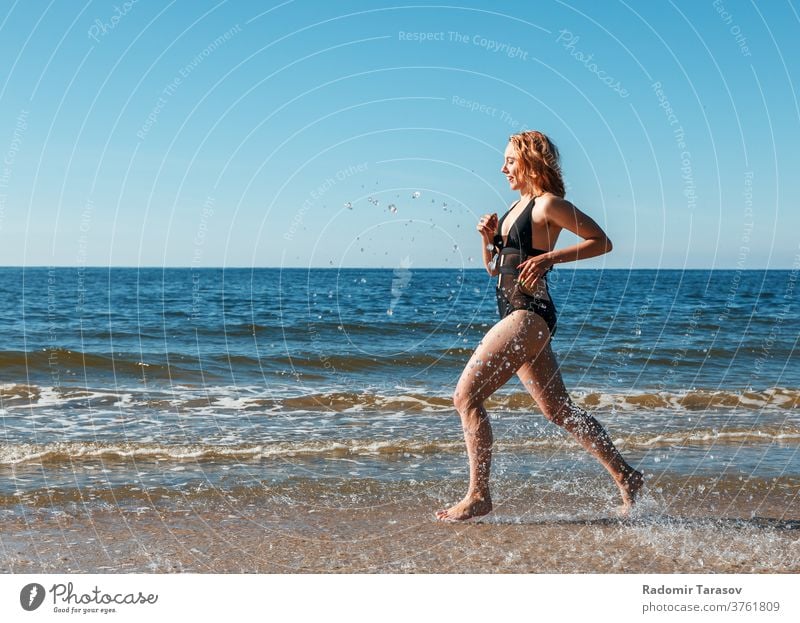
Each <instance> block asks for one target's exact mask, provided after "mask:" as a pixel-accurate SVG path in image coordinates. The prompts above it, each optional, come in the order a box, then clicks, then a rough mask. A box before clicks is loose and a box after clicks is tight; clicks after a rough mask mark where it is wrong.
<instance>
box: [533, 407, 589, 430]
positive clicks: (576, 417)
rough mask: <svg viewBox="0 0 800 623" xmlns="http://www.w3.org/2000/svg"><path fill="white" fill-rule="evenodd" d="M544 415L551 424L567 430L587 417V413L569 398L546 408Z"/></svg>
mask: <svg viewBox="0 0 800 623" xmlns="http://www.w3.org/2000/svg"><path fill="white" fill-rule="evenodd" d="M544 416H545V417H546V418H547V419H548V420H550V421H551V422H552V423H553V424H556V425H557V426H561V427H562V428H566V429H567V430H572V429H573V428H575V427H576V426H579V425H581V424H582V423H584V422H585V421H586V420H587V419H588V418H589V414H588V413H586V411H584V410H583V409H581V408H580V407H579V406H577V405H576V404H575V403H574V402H572V401H571V400H566V401H564V402H561V403H559V404H557V405H553V407H551V408H549V409H546V410H545V413H544Z"/></svg>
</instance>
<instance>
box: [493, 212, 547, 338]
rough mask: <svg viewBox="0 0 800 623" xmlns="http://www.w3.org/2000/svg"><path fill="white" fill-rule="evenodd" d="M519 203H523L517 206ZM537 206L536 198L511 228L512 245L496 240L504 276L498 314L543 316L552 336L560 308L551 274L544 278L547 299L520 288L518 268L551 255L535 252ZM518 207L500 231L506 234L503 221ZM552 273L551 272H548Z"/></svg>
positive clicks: (509, 235) (497, 238)
mask: <svg viewBox="0 0 800 623" xmlns="http://www.w3.org/2000/svg"><path fill="white" fill-rule="evenodd" d="M517 203H519V202H517ZM535 203H536V197H534V198H533V199H531V202H530V203H529V204H528V206H527V207H526V208H525V209H524V210H523V211H522V213H521V214H520V215H519V216H518V217H517V220H516V221H514V223H513V224H512V225H511V229H510V230H509V232H508V242H507V243H506V244H503V236H502V234H501V233H498V234H497V235H496V236H495V237H494V246H495V248H496V249H497V250H498V252H499V256H498V257H497V258H496V259H497V264H498V272H499V273H500V283H499V284H498V285H497V288H496V290H495V291H496V294H497V310H498V311H499V312H500V317H501V318H505V317H506V316H508V315H509V314H510V313H511V312H513V311H517V310H520V309H522V310H525V311H532V312H533V313H535V314H538V315H539V316H541V317H542V318H543V319H544V321H545V322H546V323H547V326H548V327H549V328H550V335H551V336H553V335H555V333H556V307H555V305H554V304H553V300H552V297H551V296H550V290H549V288H548V287H547V274H546V273H545V275H544V276H543V277H542V279H544V280H545V281H544V284H545V290H546V291H547V298H541V297H538V296H530V295H529V294H526V293H524V292H523V291H521V290H520V288H519V286H518V284H517V277H518V276H519V270H518V269H517V265H518V264H521V263H522V262H524V261H525V260H526V259H528V258H529V257H534V256H536V255H541V254H542V253H547V251H543V250H542V249H535V248H533V246H532V240H533V218H532V216H531V214H532V212H533V206H534V204H535ZM516 205H517V204H516V203H515V204H514V205H513V206H511V208H510V209H509V210H508V212H506V213H505V214H504V215H503V217H502V218H501V219H500V222H499V223H498V224H497V231H498V232H502V231H503V221H505V219H506V217H507V216H508V215H509V213H510V212H511V210H513V209H514V208H515V207H516ZM548 272H549V269H548Z"/></svg>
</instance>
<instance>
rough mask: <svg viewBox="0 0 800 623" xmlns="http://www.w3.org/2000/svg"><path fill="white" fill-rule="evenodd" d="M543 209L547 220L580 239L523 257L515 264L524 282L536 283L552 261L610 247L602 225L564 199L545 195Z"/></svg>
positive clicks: (572, 259) (597, 252)
mask: <svg viewBox="0 0 800 623" xmlns="http://www.w3.org/2000/svg"><path fill="white" fill-rule="evenodd" d="M542 210H543V211H544V216H545V218H546V219H547V220H548V221H549V222H550V223H553V224H555V225H557V226H559V227H561V229H567V230H569V231H571V232H572V233H574V234H576V235H577V236H580V237H581V238H583V240H582V241H581V242H579V243H577V244H574V245H572V246H571V247H565V248H563V249H553V250H552V251H549V252H548V253H542V254H541V255H536V256H534V257H532V258H529V259H527V260H525V261H524V262H523V263H522V264H520V265H519V266H518V268H519V269H520V271H519V277H518V279H519V281H520V282H522V283H524V284H525V285H527V286H530V285H532V284H533V283H535V282H536V280H537V279H539V277H541V276H542V275H544V274H545V273H546V272H547V271H548V270H549V269H550V268H551V267H552V266H553V264H561V263H564V262H575V261H577V260H585V259H587V258H590V257H596V256H598V255H603V254H604V253H608V252H609V251H611V249H612V248H613V246H612V244H611V240H609V239H608V236H606V233H605V232H604V231H603V230H602V228H601V227H600V226H599V225H598V224H597V223H595V222H594V221H593V220H592V219H591V217H589V216H587V215H586V214H584V213H583V212H581V211H580V210H579V209H578V208H576V207H575V206H574V205H572V204H571V203H570V202H569V201H567V200H566V199H562V198H561V197H548V198H547V200H546V201H545V202H543V205H542Z"/></svg>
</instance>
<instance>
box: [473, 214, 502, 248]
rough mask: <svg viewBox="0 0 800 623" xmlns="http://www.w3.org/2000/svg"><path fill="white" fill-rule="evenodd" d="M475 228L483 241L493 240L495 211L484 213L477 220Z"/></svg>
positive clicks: (495, 231)
mask: <svg viewBox="0 0 800 623" xmlns="http://www.w3.org/2000/svg"><path fill="white" fill-rule="evenodd" d="M477 229H478V233H479V234H480V235H481V237H482V238H483V240H484V242H487V243H489V242H494V236H495V234H496V233H497V213H496V212H495V213H493V214H484V215H483V216H482V217H481V220H480V221H478V227H477Z"/></svg>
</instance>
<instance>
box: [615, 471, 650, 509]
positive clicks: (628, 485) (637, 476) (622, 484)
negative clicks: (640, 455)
mask: <svg viewBox="0 0 800 623" xmlns="http://www.w3.org/2000/svg"><path fill="white" fill-rule="evenodd" d="M643 486H644V476H643V475H642V472H639V471H637V470H635V469H634V470H633V471H632V472H631V473H630V474H628V475H627V476H625V477H624V478H623V479H622V480H620V481H618V482H617V487H619V492H620V494H621V495H622V506H620V507H619V509H618V511H619V514H620V515H622V516H623V517H627V516H628V515H629V514H630V512H631V510H632V509H633V506H634V504H636V498H637V497H638V495H639V491H641V489H642V487H643Z"/></svg>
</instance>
